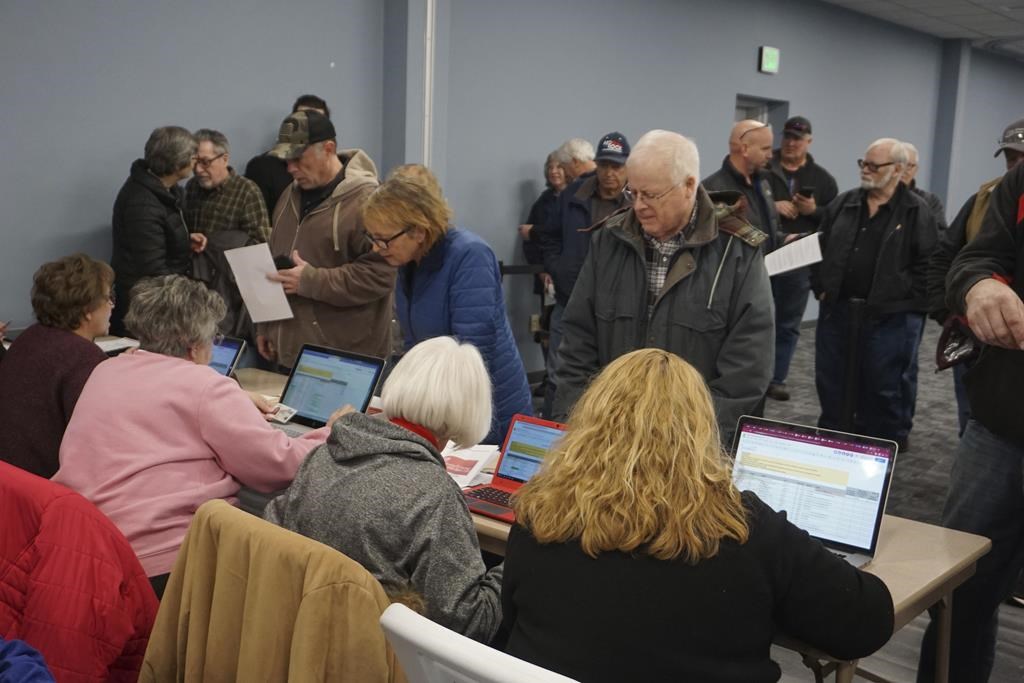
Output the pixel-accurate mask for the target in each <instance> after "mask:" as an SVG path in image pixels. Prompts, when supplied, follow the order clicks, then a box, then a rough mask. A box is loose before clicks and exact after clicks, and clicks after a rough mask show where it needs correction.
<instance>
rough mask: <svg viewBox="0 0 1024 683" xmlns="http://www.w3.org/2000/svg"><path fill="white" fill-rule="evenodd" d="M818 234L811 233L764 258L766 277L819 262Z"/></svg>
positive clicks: (819, 243)
mask: <svg viewBox="0 0 1024 683" xmlns="http://www.w3.org/2000/svg"><path fill="white" fill-rule="evenodd" d="M818 234H819V233H813V234H810V235H808V236H807V237H803V238H801V239H798V240H796V241H793V242H790V243H789V244H787V245H786V246H784V247H780V248H778V249H776V250H775V251H773V252H772V253H770V254H768V255H767V256H765V257H764V267H765V268H766V269H767V270H768V275H769V276H771V275H778V274H780V273H788V272H789V271H791V270H796V269H797V268H803V267H804V266H809V265H811V264H812V263H819V262H820V261H821V242H820V241H819V238H818Z"/></svg>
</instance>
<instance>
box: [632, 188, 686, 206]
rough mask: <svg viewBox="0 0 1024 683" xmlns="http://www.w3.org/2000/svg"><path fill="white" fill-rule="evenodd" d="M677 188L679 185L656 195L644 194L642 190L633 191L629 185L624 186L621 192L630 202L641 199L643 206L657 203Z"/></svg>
mask: <svg viewBox="0 0 1024 683" xmlns="http://www.w3.org/2000/svg"><path fill="white" fill-rule="evenodd" d="M677 187H679V185H673V186H672V187H670V188H668V189H667V190H665V191H664V192H659V193H658V194H652V193H650V192H646V191H644V190H635V189H633V188H632V187H630V186H629V185H626V187H625V188H623V190H622V192H623V194H625V195H626V199H629V200H630V201H632V202H636V201H637V200H638V199H642V200H643V201H644V204H653V203H654V202H656V201H658V200H659V199H661V198H662V197H664V196H665V195H667V194H668V193H669V192H671V191H672V190H674V189H676V188H677Z"/></svg>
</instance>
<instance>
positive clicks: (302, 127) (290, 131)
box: [269, 109, 337, 160]
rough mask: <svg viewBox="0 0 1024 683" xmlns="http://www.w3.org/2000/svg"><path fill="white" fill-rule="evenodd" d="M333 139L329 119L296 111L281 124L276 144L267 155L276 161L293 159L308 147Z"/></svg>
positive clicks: (316, 112)
mask: <svg viewBox="0 0 1024 683" xmlns="http://www.w3.org/2000/svg"><path fill="white" fill-rule="evenodd" d="M335 137H337V133H335V132H334V124H333V123H331V120H330V119H329V118H327V117H326V116H324V115H323V114H321V113H320V112H318V111H314V110H312V109H306V110H303V111H297V112H295V113H294V114H289V115H288V118H286V119H285V120H284V121H282V122H281V130H280V131H278V133H277V144H276V145H274V147H273V149H271V150H270V152H269V154H270V156H274V157H277V158H278V159H285V160H287V159H294V158H295V157H297V156H299V155H301V154H302V152H303V151H304V150H305V149H306V148H307V147H309V146H310V145H312V144H314V143H317V142H323V141H324V140H333V139H334V138H335Z"/></svg>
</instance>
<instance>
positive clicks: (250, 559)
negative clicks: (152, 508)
mask: <svg viewBox="0 0 1024 683" xmlns="http://www.w3.org/2000/svg"><path fill="white" fill-rule="evenodd" d="M387 606H388V599H387V596H385V594H384V589H383V588H381V586H380V584H379V583H377V581H376V579H374V578H373V577H372V576H371V575H370V574H369V573H368V572H367V571H366V570H365V569H363V568H362V567H361V566H360V565H359V564H357V563H356V562H355V561H353V560H350V559H349V558H347V557H345V556H344V555H342V554H341V553H339V552H338V551H336V550H334V549H332V548H329V547H327V546H325V545H322V544H320V543H317V542H316V541H313V540H310V539H308V538H305V537H303V536H299V535H298V534H295V533H292V532H290V531H285V530H284V529H281V528H279V527H276V526H274V525H273V524H270V523H269V522H264V521H263V520H261V519H259V518H257V517H253V516H252V515H249V514H247V513H245V512H242V511H241V510H237V509H236V508H234V507H232V506H231V505H230V504H228V503H226V502H224V501H222V500H214V501H210V502H208V503H205V504H204V505H202V506H201V507H200V508H199V510H197V511H196V516H195V520H194V521H193V522H192V526H191V527H190V528H189V532H188V535H187V536H186V537H185V542H184V544H183V545H182V547H181V552H180V554H179V555H178V560H177V563H176V564H175V567H174V571H173V572H172V574H171V578H170V581H169V582H168V584H167V590H166V592H165V593H164V597H163V601H162V603H161V605H160V611H159V613H158V614H157V621H156V625H155V626H154V628H153V633H152V635H151V636H150V640H149V648H148V649H147V650H146V658H145V660H144V661H143V663H142V671H141V674H140V676H139V681H141V682H143V683H146V682H149V681H153V682H156V681H161V682H162V681H302V682H303V683H306V682H311V683H315V682H316V681H360V683H363V682H365V683H373V682H375V681H379V682H381V683H393V682H404V681H405V676H404V674H403V673H402V671H401V670H400V669H399V668H398V663H397V659H396V657H395V654H394V652H393V651H392V650H391V647H390V646H389V645H388V643H387V641H386V639H385V637H384V632H383V631H382V630H381V628H380V624H379V619H380V615H381V613H382V612H383V611H384V610H385V609H386V608H387Z"/></svg>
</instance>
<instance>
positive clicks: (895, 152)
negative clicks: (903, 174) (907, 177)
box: [868, 138, 908, 166]
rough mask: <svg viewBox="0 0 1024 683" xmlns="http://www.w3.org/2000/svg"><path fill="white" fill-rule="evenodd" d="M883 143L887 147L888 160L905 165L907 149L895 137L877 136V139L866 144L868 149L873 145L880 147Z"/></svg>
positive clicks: (873, 146) (872, 147)
mask: <svg viewBox="0 0 1024 683" xmlns="http://www.w3.org/2000/svg"><path fill="white" fill-rule="evenodd" d="M883 145H888V147H889V160H890V161H893V162H894V163H896V164H899V165H900V166H906V165H907V161H908V155H907V150H906V148H905V147H904V146H903V145H904V143H902V142H900V141H899V140H897V139H896V138H878V139H877V140H875V141H874V142H872V143H871V144H870V145H868V149H869V150H870V149H874V148H875V147H881V146H883Z"/></svg>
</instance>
